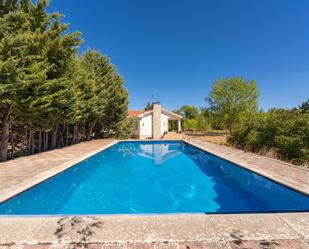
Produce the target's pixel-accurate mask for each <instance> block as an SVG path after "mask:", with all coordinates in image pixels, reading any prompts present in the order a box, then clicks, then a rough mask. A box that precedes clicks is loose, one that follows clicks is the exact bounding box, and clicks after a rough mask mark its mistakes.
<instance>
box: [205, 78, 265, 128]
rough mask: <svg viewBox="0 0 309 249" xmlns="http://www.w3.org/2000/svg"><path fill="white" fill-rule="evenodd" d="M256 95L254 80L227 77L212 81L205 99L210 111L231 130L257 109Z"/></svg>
mask: <svg viewBox="0 0 309 249" xmlns="http://www.w3.org/2000/svg"><path fill="white" fill-rule="evenodd" d="M258 95H259V93H258V91H257V88H256V83H255V81H252V80H249V81H246V80H244V79H243V78H240V77H237V78H227V79H220V80H217V81H216V82H214V84H213V85H212V90H211V92H210V93H209V95H208V97H207V98H206V101H207V102H208V104H209V107H210V110H211V112H212V113H213V114H214V115H216V116H217V117H219V119H220V120H222V121H223V123H224V124H225V127H226V128H227V129H228V130H229V132H232V131H233V129H234V128H235V126H237V125H241V124H242V123H243V122H244V121H245V120H246V119H247V118H249V117H250V115H252V114H253V113H255V112H256V111H257V98H258Z"/></svg>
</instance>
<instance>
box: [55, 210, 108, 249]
mask: <svg viewBox="0 0 309 249" xmlns="http://www.w3.org/2000/svg"><path fill="white" fill-rule="evenodd" d="M102 227H103V222H102V221H100V220H99V219H98V218H95V217H78V216H74V217H63V218H60V219H59V220H58V221H57V228H56V231H55V232H54V235H56V237H57V238H58V241H59V242H61V241H63V240H67V238H70V240H73V242H72V244H71V245H70V247H69V248H70V249H77V248H89V244H88V243H89V242H90V238H91V237H92V236H93V235H95V234H96V231H97V230H98V229H101V228H102Z"/></svg>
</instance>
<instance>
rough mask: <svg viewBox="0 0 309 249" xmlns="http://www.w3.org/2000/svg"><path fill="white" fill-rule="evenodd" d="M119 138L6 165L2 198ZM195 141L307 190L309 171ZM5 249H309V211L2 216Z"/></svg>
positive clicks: (0, 176)
mask: <svg viewBox="0 0 309 249" xmlns="http://www.w3.org/2000/svg"><path fill="white" fill-rule="evenodd" d="M113 143H115V141H113V140H94V141H90V142H85V143H80V144H77V145H73V146H70V147H66V148H63V149H58V150H53V151H49V152H44V153H40V154H37V155H33V156H28V157H21V158H18V159H16V160H12V161H9V162H5V163H0V201H1V199H2V200H4V199H6V198H8V197H9V196H12V195H14V194H16V193H18V191H19V192H20V191H22V190H25V189H26V188H28V187H29V186H31V185H33V184H35V183H38V182H40V181H42V180H44V179H46V178H47V177H50V176H52V175H54V174H57V173H58V172H60V171H62V170H64V169H66V168H68V167H71V166H72V165H74V164H76V163H77V162H79V161H81V160H83V159H85V158H87V157H89V156H91V155H93V154H95V153H97V152H98V151H100V150H102V149H103V148H106V147H108V146H111V145H112V144H113ZM189 143H192V144H193V145H196V146H198V147H200V148H203V149H206V150H208V151H209V152H211V153H214V154H216V155H218V156H221V157H224V158H226V159H228V160H230V161H232V162H235V163H237V164H240V165H242V166H243V167H246V168H249V169H251V170H253V171H255V172H257V173H259V174H262V175H264V176H267V177H269V178H271V179H273V180H275V181H278V182H281V183H283V184H285V185H287V186H290V187H292V188H294V189H297V190H299V191H302V192H304V193H307V194H308V193H309V171H308V170H307V169H302V168H300V167H295V166H292V165H289V164H286V163H284V162H280V161H277V160H273V159H269V158H266V157H262V156H258V155H255V154H251V153H245V152H243V151H240V150H235V149H233V148H230V147H225V146H220V145H216V144H210V143H208V142H205V141H199V140H197V139H194V140H190V141H189ZM3 248H12V249H13V248H14V249H15V248H16V249H22V248H25V249H27V248H28V249H31V248H33V249H47V248H48V249H49V248H59V249H60V248H94V249H97V248H102V249H103V248H104V249H107V248H108V249H120V248H122V249H127V248H131V249H132V248H136V249H138V248H141V249H142V248H148V249H201V248H203V249H205V248H209V249H217V248H221V249H222V248H227V249H240V248H242V249H245V248H246V249H249V248H251V249H256V248H263V249H268V248H269V249H272V248H286V249H303V248H309V213H308V212H305V213H276V214H231V215H219V214H218V215H202V214H196V215H195V214H194V215H190V214H184V215H157V216H155V215H153V216H151V215H148V216H143V215H136V216H134V215H133V216H126V215H114V216H76V217H72V216H64V217H61V216H59V217H57V216H45V217H35V216H29V217H25V216H20V217H18V216H15V217H13V216H12V217H10V216H6V217H5V216H2V217H0V249H3Z"/></svg>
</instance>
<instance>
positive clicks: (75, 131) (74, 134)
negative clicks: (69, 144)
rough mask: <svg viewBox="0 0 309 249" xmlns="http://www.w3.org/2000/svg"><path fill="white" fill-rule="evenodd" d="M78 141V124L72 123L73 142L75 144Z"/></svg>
mask: <svg viewBox="0 0 309 249" xmlns="http://www.w3.org/2000/svg"><path fill="white" fill-rule="evenodd" d="M77 142H78V125H77V124H74V130H73V144H76V143H77Z"/></svg>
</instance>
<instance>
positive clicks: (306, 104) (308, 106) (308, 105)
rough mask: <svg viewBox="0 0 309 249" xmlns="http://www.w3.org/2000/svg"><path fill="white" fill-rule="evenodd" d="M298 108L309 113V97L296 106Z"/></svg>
mask: <svg viewBox="0 0 309 249" xmlns="http://www.w3.org/2000/svg"><path fill="white" fill-rule="evenodd" d="M298 109H300V110H301V111H302V112H303V113H309V99H307V101H304V102H303V103H301V104H300V105H299V106H298Z"/></svg>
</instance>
